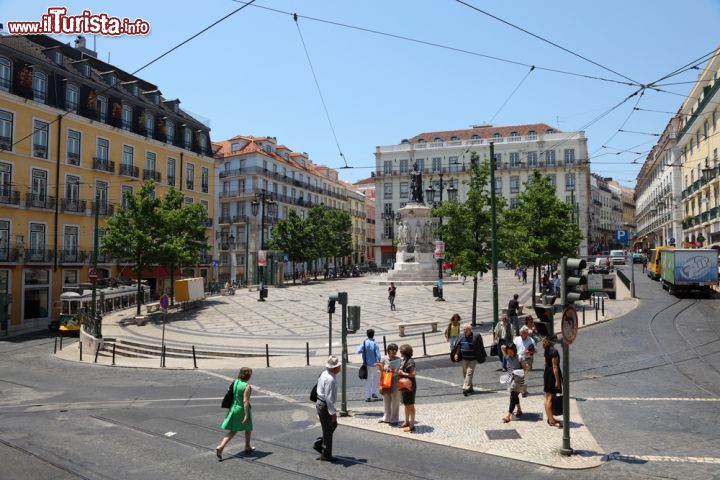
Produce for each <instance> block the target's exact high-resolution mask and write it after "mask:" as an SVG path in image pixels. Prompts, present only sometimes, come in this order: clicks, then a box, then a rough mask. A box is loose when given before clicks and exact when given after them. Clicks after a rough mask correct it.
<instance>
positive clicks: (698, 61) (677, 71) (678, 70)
mask: <svg viewBox="0 0 720 480" xmlns="http://www.w3.org/2000/svg"><path fill="white" fill-rule="evenodd" d="M716 52H717V49H713V50H711V51H710V52H708V53H706V54H705V55H703V56H702V57H699V58H697V59H695V60H693V61H691V62H688V63H686V64H685V65H683V66H682V67H680V68H676V69H675V70H673V71H672V72H670V73H668V74H667V75H665V76H663V77H660V78H659V79H657V80H655V81H654V82H652V83H650V84H649V85H656V84H657V83H658V82H662V81H663V80H667V79H668V78H670V77H674V76H676V75H680V74H681V73H684V72H686V71H688V70H693V69H695V68H698V67H699V66H700V65H701V64H703V63H705V62H708V61H710V60H712V59H713V58H715V57H716V56H718V55H720V53H716ZM706 57H709V58H706Z"/></svg>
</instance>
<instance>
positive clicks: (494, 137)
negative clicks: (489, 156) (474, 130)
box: [493, 132, 502, 140]
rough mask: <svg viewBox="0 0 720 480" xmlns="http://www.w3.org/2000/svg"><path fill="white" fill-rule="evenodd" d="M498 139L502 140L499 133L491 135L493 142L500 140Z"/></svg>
mask: <svg viewBox="0 0 720 480" xmlns="http://www.w3.org/2000/svg"><path fill="white" fill-rule="evenodd" d="M500 138H502V135H500V133H499V132H495V133H493V139H494V140H498V139H500Z"/></svg>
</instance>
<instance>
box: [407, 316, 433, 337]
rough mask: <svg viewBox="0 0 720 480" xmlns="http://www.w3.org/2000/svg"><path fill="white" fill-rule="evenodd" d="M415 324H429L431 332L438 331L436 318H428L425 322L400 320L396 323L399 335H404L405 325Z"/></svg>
mask: <svg viewBox="0 0 720 480" xmlns="http://www.w3.org/2000/svg"><path fill="white" fill-rule="evenodd" d="M415 325H431V326H432V332H433V333H435V332H437V331H438V327H437V326H438V321H437V320H430V321H427V322H402V323H398V328H399V329H400V336H401V337H404V336H405V327H413V326H415Z"/></svg>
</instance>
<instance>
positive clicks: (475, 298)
mask: <svg viewBox="0 0 720 480" xmlns="http://www.w3.org/2000/svg"><path fill="white" fill-rule="evenodd" d="M472 305H473V308H472V326H473V327H475V326H477V272H476V273H475V275H473V304H472Z"/></svg>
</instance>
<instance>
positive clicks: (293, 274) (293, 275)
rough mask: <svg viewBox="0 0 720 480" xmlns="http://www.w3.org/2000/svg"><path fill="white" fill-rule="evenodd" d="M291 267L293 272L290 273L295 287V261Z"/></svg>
mask: <svg viewBox="0 0 720 480" xmlns="http://www.w3.org/2000/svg"><path fill="white" fill-rule="evenodd" d="M292 266H293V268H292V270H293V273H292V277H293V285H295V260H293V261H292Z"/></svg>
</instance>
